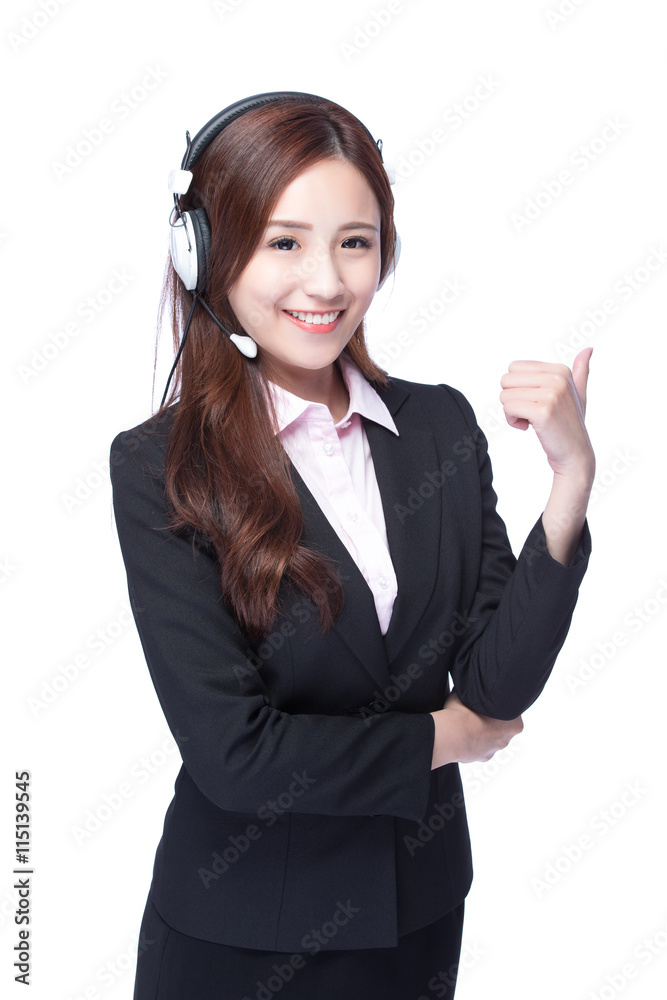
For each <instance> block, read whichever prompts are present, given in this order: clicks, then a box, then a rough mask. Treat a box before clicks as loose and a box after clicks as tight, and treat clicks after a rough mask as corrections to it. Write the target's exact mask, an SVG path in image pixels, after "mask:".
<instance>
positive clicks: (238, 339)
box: [160, 291, 257, 409]
mask: <svg viewBox="0 0 667 1000" xmlns="http://www.w3.org/2000/svg"><path fill="white" fill-rule="evenodd" d="M198 302H199V303H200V304H201V305H202V306H203V307H204V309H205V310H206V312H207V313H208V314H209V316H210V317H211V319H212V320H213V322H214V323H216V324H217V325H218V326H219V327H220V329H221V330H222V331H223V333H226V334H227V336H228V337H229V339H230V340H231V342H232V343H233V344H235V345H236V347H237V348H238V349H239V351H240V352H241V354H243V355H245V357H246V358H256V357H257V344H256V343H255V341H254V340H253V339H252V337H249V336H247V335H246V336H244V337H242V336H241V335H240V334H238V333H232V332H231V330H228V329H227V327H226V326H224V325H223V324H222V323H221V322H220V320H219V319H218V317H217V316H216V315H215V313H214V312H213V310H212V309H211V307H210V306H209V304H208V303H207V302H205V301H204V299H202V298H200V297H199V293H198V292H196V291H195V292H193V293H192V308H191V309H190V313H189V315H188V318H187V322H186V324H185V330H184V331H183V336H182V337H181V343H180V345H179V348H178V351H177V352H176V357H175V358H174V363H173V365H172V366H171V371H170V372H169V378H168V379H167V384H166V386H165V387H164V393H163V394H162V402H161V403H160V409H162V407H163V406H164V401H165V399H166V398H167V392H168V391H169V384H170V382H171V379H172V376H173V374H174V372H175V371H176V365H177V364H178V361H179V358H180V356H181V353H182V351H183V345H184V344H185V338H186V337H187V335H188V330H189V329H190V323H191V322H192V316H193V314H194V311H195V306H196V305H197V303H198Z"/></svg>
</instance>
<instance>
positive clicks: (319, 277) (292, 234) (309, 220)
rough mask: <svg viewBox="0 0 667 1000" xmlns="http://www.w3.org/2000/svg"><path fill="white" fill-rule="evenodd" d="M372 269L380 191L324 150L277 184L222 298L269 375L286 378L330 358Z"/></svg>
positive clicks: (345, 337)
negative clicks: (255, 238)
mask: <svg viewBox="0 0 667 1000" xmlns="http://www.w3.org/2000/svg"><path fill="white" fill-rule="evenodd" d="M379 278H380V208H379V205H378V202H377V199H376V197H375V195H374V194H373V191H372V190H371V188H370V186H369V184H368V182H367V181H366V179H365V177H364V176H363V174H362V173H361V172H360V171H359V170H358V169H357V168H356V167H355V166H353V165H352V164H351V163H348V162H347V161H341V160H333V159H329V160H321V161H320V162H318V163H316V164H315V165H314V166H312V167H308V168H307V169H306V170H304V171H303V173H301V174H299V176H298V177H297V178H296V179H295V180H293V181H292V182H291V184H288V185H287V187H286V188H285V190H284V191H283V192H282V194H281V196H280V198H279V199H278V202H277V204H276V206H275V208H274V210H273V212H272V215H271V220H270V222H269V225H268V227H267V229H266V231H265V233H264V235H263V237H262V241H261V243H260V246H259V248H258V249H257V251H256V252H255V254H254V256H253V257H252V259H251V260H250V263H249V264H248V265H247V267H246V268H245V270H244V271H243V273H242V274H241V276H240V278H239V279H238V281H237V282H236V283H235V284H234V286H233V288H232V289H231V291H230V293H229V302H230V305H231V307H232V309H233V310H234V313H235V314H236V316H237V317H238V320H239V322H240V323H241V325H242V327H243V329H244V330H245V331H246V333H249V334H250V336H251V337H252V338H253V339H254V340H255V341H256V342H257V345H258V347H259V351H260V352H261V353H263V354H264V356H265V357H266V359H267V360H268V361H269V362H270V367H271V371H272V377H275V379H276V381H279V382H284V383H285V384H286V385H289V384H290V383H293V382H294V381H295V380H298V379H299V377H303V375H304V374H305V372H306V371H308V372H312V373H315V372H318V371H320V372H321V371H322V370H323V369H327V368H330V367H331V366H332V365H333V362H334V361H335V360H336V358H337V357H338V355H339V354H340V353H341V351H342V350H343V348H344V347H345V345H346V344H347V342H348V341H349V339H350V337H351V336H352V334H353V333H354V331H355V330H356V328H357V326H358V325H359V323H360V322H361V320H362V318H363V317H364V315H365V313H366V311H367V309H368V307H369V305H370V303H371V301H372V299H373V296H374V294H375V292H376V290H377V287H378V282H379ZM299 314H300V318H299Z"/></svg>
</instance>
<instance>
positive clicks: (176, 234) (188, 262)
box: [170, 212, 198, 292]
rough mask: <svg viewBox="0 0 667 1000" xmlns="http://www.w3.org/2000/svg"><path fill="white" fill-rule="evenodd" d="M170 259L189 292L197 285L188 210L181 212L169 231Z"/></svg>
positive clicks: (195, 251)
mask: <svg viewBox="0 0 667 1000" xmlns="http://www.w3.org/2000/svg"><path fill="white" fill-rule="evenodd" d="M170 247H171V259H172V262H173V265H174V270H175V271H176V274H177V275H178V276H179V278H180V279H181V281H182V282H183V284H184V285H185V287H186V288H187V289H188V291H189V292H191V291H192V290H193V289H194V288H196V287H197V275H198V270H197V245H196V241H195V234H194V229H193V228H192V221H191V219H190V213H189V212H183V214H182V216H181V217H180V219H179V220H178V221H177V222H175V223H173V224H172V226H171V233H170Z"/></svg>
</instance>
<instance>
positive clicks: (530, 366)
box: [507, 361, 570, 375]
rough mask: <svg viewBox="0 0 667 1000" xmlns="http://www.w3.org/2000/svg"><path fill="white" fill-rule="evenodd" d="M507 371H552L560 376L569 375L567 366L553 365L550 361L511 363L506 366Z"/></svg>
mask: <svg viewBox="0 0 667 1000" xmlns="http://www.w3.org/2000/svg"><path fill="white" fill-rule="evenodd" d="M507 370H508V371H510V372H521V371H526V372H527V371H534V372H547V371H553V372H557V373H560V374H561V375H569V374H570V369H569V368H568V367H567V365H561V364H559V363H557V362H556V363H553V362H550V361H512V362H511V364H509V365H508V366H507Z"/></svg>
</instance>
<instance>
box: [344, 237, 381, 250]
mask: <svg viewBox="0 0 667 1000" xmlns="http://www.w3.org/2000/svg"><path fill="white" fill-rule="evenodd" d="M349 243H356V244H358V246H356V247H354V246H347V244H349ZM343 246H344V247H345V249H346V250H357V249H359V247H372V246H374V244H373V243H371V241H370V240H367V239H366V237H365V236H349V237H348V238H347V239H346V240H344V241H343Z"/></svg>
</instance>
